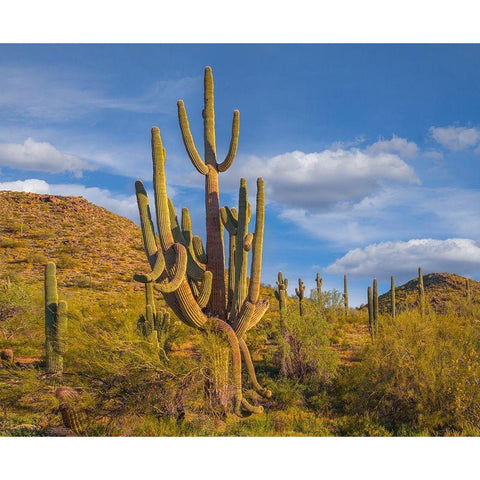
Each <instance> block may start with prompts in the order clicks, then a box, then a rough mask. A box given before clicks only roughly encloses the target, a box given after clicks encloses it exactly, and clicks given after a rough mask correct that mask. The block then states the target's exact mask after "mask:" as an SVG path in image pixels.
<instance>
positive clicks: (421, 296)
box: [418, 268, 425, 317]
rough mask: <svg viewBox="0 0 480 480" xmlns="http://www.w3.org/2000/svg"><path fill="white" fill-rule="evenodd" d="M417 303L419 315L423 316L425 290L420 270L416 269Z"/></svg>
mask: <svg viewBox="0 0 480 480" xmlns="http://www.w3.org/2000/svg"><path fill="white" fill-rule="evenodd" d="M418 302H419V307H420V315H421V316H422V317H423V316H425V289H424V288H423V273H422V269H421V268H419V269H418Z"/></svg>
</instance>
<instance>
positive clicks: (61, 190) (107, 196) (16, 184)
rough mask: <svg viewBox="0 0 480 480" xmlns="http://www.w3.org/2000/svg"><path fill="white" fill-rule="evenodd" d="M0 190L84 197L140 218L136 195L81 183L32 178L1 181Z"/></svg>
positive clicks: (129, 216) (126, 214)
mask: <svg viewBox="0 0 480 480" xmlns="http://www.w3.org/2000/svg"><path fill="white" fill-rule="evenodd" d="M0 190H10V191H16V192H31V193H40V194H50V195H62V196H76V197H84V198H86V199H87V200H88V201H89V202H91V203H94V204H95V205H98V206H100V207H104V208H106V209H107V210H110V211H112V212H115V213H117V214H119V215H122V216H124V217H128V218H130V219H132V220H134V221H137V219H138V211H137V201H136V198H135V195H118V194H114V193H112V192H111V191H110V190H107V189H104V188H97V187H86V186H84V185H79V184H49V183H47V182H45V181H44V180H38V179H34V178H31V179H27V180H17V181H13V182H1V183H0ZM132 190H133V188H132ZM150 198H153V197H150Z"/></svg>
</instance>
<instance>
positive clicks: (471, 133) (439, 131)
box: [429, 125, 480, 151]
mask: <svg viewBox="0 0 480 480" xmlns="http://www.w3.org/2000/svg"><path fill="white" fill-rule="evenodd" d="M429 132H430V135H431V136H432V138H433V139H434V140H435V141H436V142H437V143H439V144H440V145H442V146H443V147H445V148H447V149H448V150H452V151H460V150H466V149H468V148H473V147H475V146H476V145H478V143H479V142H480V128H467V127H456V126H454V125H450V126H448V127H430V129H429Z"/></svg>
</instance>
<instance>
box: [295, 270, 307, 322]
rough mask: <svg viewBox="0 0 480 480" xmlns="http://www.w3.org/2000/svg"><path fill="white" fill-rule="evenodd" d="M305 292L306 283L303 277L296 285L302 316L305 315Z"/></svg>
mask: <svg viewBox="0 0 480 480" xmlns="http://www.w3.org/2000/svg"><path fill="white" fill-rule="evenodd" d="M304 293H305V285H304V284H303V281H302V279H301V278H299V279H298V287H295V294H296V295H297V297H298V309H299V312H300V316H301V317H303V298H304Z"/></svg>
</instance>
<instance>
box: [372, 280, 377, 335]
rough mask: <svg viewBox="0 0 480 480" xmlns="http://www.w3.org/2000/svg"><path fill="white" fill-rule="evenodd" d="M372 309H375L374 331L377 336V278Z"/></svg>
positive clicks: (374, 285)
mask: <svg viewBox="0 0 480 480" xmlns="http://www.w3.org/2000/svg"><path fill="white" fill-rule="evenodd" d="M372 307H373V331H374V332H375V335H376V334H377V329H378V282H377V279H376V278H374V279H373V301H372Z"/></svg>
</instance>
